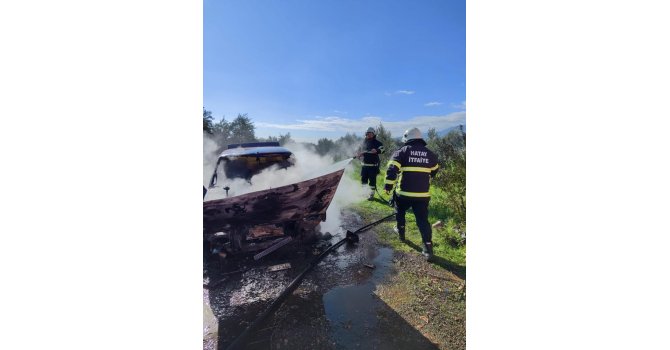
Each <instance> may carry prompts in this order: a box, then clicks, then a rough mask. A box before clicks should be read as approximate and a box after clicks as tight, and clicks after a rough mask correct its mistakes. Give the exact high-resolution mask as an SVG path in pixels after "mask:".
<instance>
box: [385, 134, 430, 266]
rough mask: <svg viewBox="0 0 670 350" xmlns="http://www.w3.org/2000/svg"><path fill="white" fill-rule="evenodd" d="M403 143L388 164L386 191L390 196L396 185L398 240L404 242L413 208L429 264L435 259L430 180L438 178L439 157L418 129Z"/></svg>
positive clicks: (394, 195)
mask: <svg viewBox="0 0 670 350" xmlns="http://www.w3.org/2000/svg"><path fill="white" fill-rule="evenodd" d="M402 141H403V142H404V145H403V147H401V148H400V149H399V150H397V151H395V152H394V153H393V156H392V157H391V159H390V160H389V163H388V170H387V171H386V181H385V183H384V191H385V192H386V194H389V192H390V191H391V189H392V188H393V186H394V185H395V191H394V193H393V198H394V200H395V208H396V227H395V231H396V232H397V233H398V238H399V239H400V240H401V241H403V242H404V241H405V212H406V211H407V209H409V208H412V210H413V211H414V217H415V218H416V225H417V226H418V227H419V232H421V240H422V241H423V252H422V254H423V255H424V256H425V257H426V260H428V261H430V260H431V259H432V257H433V241H432V236H433V232H432V228H431V227H430V223H429V222H428V203H429V202H430V192H429V189H430V179H431V178H433V177H435V174H437V168H438V164H437V156H436V155H435V153H433V152H432V151H431V150H429V149H428V148H426V142H425V141H424V140H423V138H422V137H421V131H419V129H417V128H413V129H409V130H407V131H405V134H404V135H403V137H402ZM396 182H398V183H397V184H396Z"/></svg>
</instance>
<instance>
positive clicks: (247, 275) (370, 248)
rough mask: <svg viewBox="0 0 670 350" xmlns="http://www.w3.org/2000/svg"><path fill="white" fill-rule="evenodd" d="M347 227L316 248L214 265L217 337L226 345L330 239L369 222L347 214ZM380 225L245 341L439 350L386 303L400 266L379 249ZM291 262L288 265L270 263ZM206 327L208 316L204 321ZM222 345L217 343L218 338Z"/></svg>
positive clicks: (319, 270)
mask: <svg viewBox="0 0 670 350" xmlns="http://www.w3.org/2000/svg"><path fill="white" fill-rule="evenodd" d="M343 222H344V224H343V225H342V227H343V229H342V230H340V232H333V237H332V238H330V239H329V240H323V241H321V242H320V243H319V244H317V245H316V246H315V245H311V246H297V245H294V244H289V245H288V246H286V247H284V248H282V249H280V250H279V251H277V252H274V253H272V254H270V255H268V256H266V257H265V258H263V259H261V260H260V261H254V260H253V258H251V257H248V258H243V259H233V260H230V259H229V260H226V261H222V262H215V263H212V264H210V265H209V267H208V270H207V273H206V276H205V285H206V286H207V288H206V290H205V295H204V297H205V298H206V301H208V302H209V304H210V306H211V311H212V313H213V315H214V316H215V318H216V319H217V320H218V327H217V328H218V329H217V330H218V332H217V337H216V341H205V343H204V348H205V349H216V348H218V349H226V348H227V347H228V345H230V343H231V342H232V341H233V340H234V339H235V338H236V337H237V336H238V335H239V334H241V333H242V332H243V331H244V329H245V328H246V327H247V326H248V325H249V324H250V323H251V322H253V321H254V320H255V319H256V317H257V316H258V315H259V314H260V313H261V312H263V311H264V310H265V309H266V308H267V306H268V305H269V304H270V303H271V302H272V301H273V300H274V299H275V298H276V297H277V296H278V295H279V294H280V293H281V292H282V291H283V290H284V289H285V288H286V287H287V286H288V285H289V284H290V282H291V281H292V280H293V279H294V278H295V277H296V276H298V275H299V274H300V273H301V272H302V271H303V270H304V268H305V267H306V266H307V264H308V263H309V262H310V261H311V260H312V259H314V258H315V257H316V255H318V253H319V252H320V251H322V250H324V249H325V248H327V246H328V244H329V243H330V244H332V243H335V242H337V241H339V240H340V239H341V238H343V237H344V232H345V229H349V230H351V231H354V230H355V229H357V228H359V227H361V226H363V225H365V224H366V223H364V222H362V221H361V219H360V218H359V217H357V216H356V215H355V214H352V213H345V215H344V220H343ZM374 230H375V228H372V229H371V230H369V231H367V232H364V233H361V234H360V242H358V243H357V244H356V245H354V246H350V245H346V244H345V245H343V246H341V247H339V248H338V249H337V250H336V251H335V252H333V253H331V254H330V255H328V256H327V257H325V258H324V260H323V261H321V263H319V265H318V266H316V267H315V268H314V269H313V270H312V271H311V272H310V273H309V274H307V276H306V277H305V279H304V280H303V281H302V283H301V284H300V286H299V287H298V288H297V289H296V290H295V291H294V292H293V293H292V294H291V295H290V296H289V297H288V298H287V299H286V300H285V302H284V303H283V304H282V306H281V307H280V308H279V309H278V310H277V311H276V312H274V314H273V315H272V316H271V317H269V318H268V319H267V320H266V321H265V322H264V323H263V324H262V325H261V326H259V327H257V331H255V332H254V333H253V334H252V335H251V336H250V337H249V338H248V341H247V343H246V347H245V348H247V349H436V348H437V347H436V346H435V345H434V344H433V343H432V342H430V341H429V340H428V339H427V338H425V337H424V336H423V335H422V334H421V333H420V332H419V331H418V330H416V329H415V327H413V326H412V325H410V324H409V323H408V322H406V321H405V319H403V317H401V316H399V315H398V314H397V313H396V312H395V311H394V310H393V309H392V308H391V307H389V306H388V305H387V304H385V303H384V302H383V301H382V300H381V299H380V298H379V297H378V296H377V295H376V294H375V291H376V290H377V289H378V288H379V287H380V285H381V284H383V283H384V281H387V280H388V279H389V276H392V275H393V273H394V272H395V271H394V269H395V268H394V260H393V259H394V256H393V252H392V250H391V249H390V248H385V247H380V246H379V245H378V242H377V239H376V237H375V231H374ZM283 263H290V264H291V268H290V269H288V270H282V271H275V272H270V271H269V270H268V268H269V267H271V266H275V265H278V264H283ZM205 327H207V322H206V324H205ZM215 343H218V346H217V345H216V344H215Z"/></svg>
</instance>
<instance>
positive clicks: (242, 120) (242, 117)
mask: <svg viewBox="0 0 670 350" xmlns="http://www.w3.org/2000/svg"><path fill="white" fill-rule="evenodd" d="M255 129H256V127H255V126H254V123H253V122H252V121H251V119H250V118H249V117H248V116H247V114H246V113H245V114H238V115H237V118H235V119H234V120H233V121H232V122H231V123H230V140H229V141H230V142H229V143H244V142H253V141H256V135H255Z"/></svg>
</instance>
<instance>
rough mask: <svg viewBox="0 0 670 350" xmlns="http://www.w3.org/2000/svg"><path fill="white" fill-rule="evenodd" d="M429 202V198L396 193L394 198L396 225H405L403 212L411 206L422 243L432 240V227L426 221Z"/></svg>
mask: <svg viewBox="0 0 670 350" xmlns="http://www.w3.org/2000/svg"><path fill="white" fill-rule="evenodd" d="M429 202H430V198H412V197H405V196H398V195H396V200H395V208H396V214H395V220H396V222H397V223H398V227H399V228H400V227H403V228H404V227H405V212H406V211H407V209H409V208H412V211H413V212H414V217H415V218H416V226H418V227H419V232H421V239H422V240H423V243H426V242H432V240H433V228H432V227H431V226H430V223H429V222H428V203H429Z"/></svg>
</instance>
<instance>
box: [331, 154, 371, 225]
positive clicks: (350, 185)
mask: <svg viewBox="0 0 670 350" xmlns="http://www.w3.org/2000/svg"><path fill="white" fill-rule="evenodd" d="M347 163H349V160H347ZM353 171H354V168H353V167H352V166H348V167H347V168H346V169H345V171H344V175H342V179H341V180H340V185H339V186H338V187H337V192H335V197H334V198H333V201H332V202H330V206H329V207H328V210H327V211H326V221H324V222H322V223H321V232H324V233H325V232H330V233H331V234H333V235H335V234H337V233H340V231H342V209H343V208H345V207H347V206H348V205H351V204H353V203H356V202H360V201H362V200H363V199H365V198H367V196H368V195H369V194H370V188H369V187H368V186H362V185H361V183H360V182H359V181H356V180H354V179H352V178H351V173H352V172H353Z"/></svg>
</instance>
